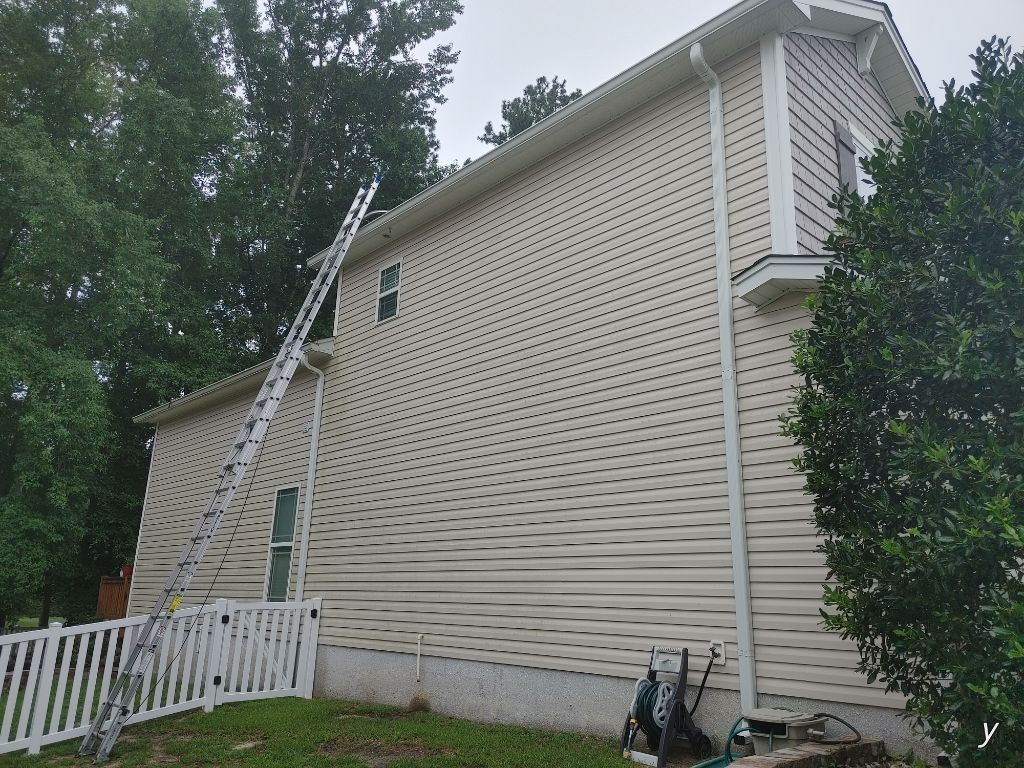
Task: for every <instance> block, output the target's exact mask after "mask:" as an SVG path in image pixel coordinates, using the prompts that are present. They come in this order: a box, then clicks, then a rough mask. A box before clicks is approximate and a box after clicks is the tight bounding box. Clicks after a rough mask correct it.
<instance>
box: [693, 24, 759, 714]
mask: <svg viewBox="0 0 1024 768" xmlns="http://www.w3.org/2000/svg"><path fill="white" fill-rule="evenodd" d="M690 63H691V64H693V68H694V70H695V71H696V72H697V74H698V75H699V76H700V79H701V80H703V81H704V82H705V83H707V86H708V96H709V101H710V108H711V174H712V184H713V189H714V203H715V266H716V271H717V282H718V336H719V340H720V344H721V350H722V352H721V356H722V410H723V417H724V421H725V471H726V480H727V486H728V493H729V531H730V535H731V539H732V582H733V589H734V591H735V593H736V655H737V658H738V661H739V672H740V707H741V708H742V709H744V710H749V709H754V708H755V707H756V706H757V678H756V677H755V672H754V631H753V619H752V614H751V609H750V571H749V568H748V565H747V516H746V511H745V510H744V507H743V455H742V453H741V451H740V424H739V407H738V405H737V395H736V353H735V349H734V343H733V329H732V274H731V272H732V270H731V268H730V254H729V209H728V198H727V196H726V186H725V124H724V116H723V110H722V82H721V81H720V80H719V79H718V75H716V74H715V73H714V71H713V70H712V69H711V67H709V66H708V63H707V61H705V60H704V49H703V48H702V47H701V44H700V43H694V44H693V46H692V47H691V48H690Z"/></svg>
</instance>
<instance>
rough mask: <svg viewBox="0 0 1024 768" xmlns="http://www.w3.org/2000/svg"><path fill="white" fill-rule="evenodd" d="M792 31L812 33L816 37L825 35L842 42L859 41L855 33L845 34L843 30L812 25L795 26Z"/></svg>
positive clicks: (827, 37)
mask: <svg viewBox="0 0 1024 768" xmlns="http://www.w3.org/2000/svg"><path fill="white" fill-rule="evenodd" d="M790 31H791V32H795V33H797V34H798V35H812V36H814V37H824V38H826V39H827V40H839V41H840V42H843V43H856V42H857V40H856V39H855V38H854V36H853V35H847V34H844V33H842V32H830V31H829V30H827V29H821V28H819V27H811V26H804V27H794V28H793V29H791V30H790Z"/></svg>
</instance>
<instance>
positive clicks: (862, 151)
mask: <svg viewBox="0 0 1024 768" xmlns="http://www.w3.org/2000/svg"><path fill="white" fill-rule="evenodd" d="M850 132H851V133H852V134H853V162H854V165H855V167H856V169H857V193H858V194H859V195H860V196H861V197H863V198H864V199H865V200H867V199H868V198H869V197H871V196H872V195H873V194H875V183H874V180H873V179H872V178H871V174H870V173H868V172H867V171H865V170H864V169H863V168H861V163H862V162H863V161H865V160H867V159H868V158H869V157H871V146H870V142H868V140H867V137H866V136H864V134H862V133H861V132H860V131H858V130H857V129H856V128H855V127H853V126H851V128H850Z"/></svg>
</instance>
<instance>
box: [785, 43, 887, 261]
mask: <svg viewBox="0 0 1024 768" xmlns="http://www.w3.org/2000/svg"><path fill="white" fill-rule="evenodd" d="M785 59H786V82H787V87H788V92H789V117H790V135H791V137H792V150H793V152H792V154H793V193H794V197H795V200H796V227H797V243H798V246H799V251H800V253H822V252H823V249H822V242H823V241H824V240H825V238H826V237H827V236H828V233H829V232H830V231H831V230H832V222H833V220H834V217H835V212H834V211H833V210H832V209H830V208H829V207H828V203H829V201H830V200H831V199H832V195H833V194H834V193H835V191H836V190H837V189H838V187H839V165H838V155H837V154H836V144H835V138H834V122H833V121H834V120H835V119H836V118H842V119H844V120H847V121H849V122H850V123H852V124H854V125H856V126H857V127H859V128H860V130H862V131H863V132H864V134H865V135H866V136H867V137H868V138H869V139H871V140H873V141H879V140H883V139H890V138H891V139H895V138H896V129H895V128H894V127H893V126H892V120H893V118H894V116H895V115H894V113H893V109H892V106H891V105H890V103H889V100H888V99H887V98H886V95H885V92H884V91H883V90H882V87H881V86H880V85H879V83H878V80H877V79H876V78H875V76H874V75H873V74H871V73H868V74H867V75H866V76H862V75H860V74H859V73H858V72H857V50H856V46H855V45H854V44H853V43H849V42H845V41H842V40H832V39H829V38H824V37H817V36H814V35H802V34H797V33H791V34H788V35H786V37H785Z"/></svg>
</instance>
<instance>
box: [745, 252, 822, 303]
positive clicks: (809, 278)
mask: <svg viewBox="0 0 1024 768" xmlns="http://www.w3.org/2000/svg"><path fill="white" fill-rule="evenodd" d="M831 262H832V259H831V258H830V257H828V256H796V255H790V254H771V255H769V256H765V257H764V258H763V259H760V260H758V261H757V262H755V263H754V264H752V265H751V266H749V267H747V268H746V269H745V270H743V271H742V272H740V273H739V274H738V275H736V277H735V278H734V279H733V286H734V287H735V288H736V294H737V295H738V296H739V298H741V299H742V300H743V301H746V302H747V303H749V304H753V305H754V306H755V307H758V308H760V309H763V308H764V307H767V306H768V305H769V304H771V303H772V302H774V301H775V300H776V299H778V298H780V297H781V296H783V295H784V294H787V293H791V292H793V291H813V290H814V289H815V288H817V286H818V281H819V279H820V278H821V275H822V273H823V272H824V269H825V266H826V265H828V264H830V263H831Z"/></svg>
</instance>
